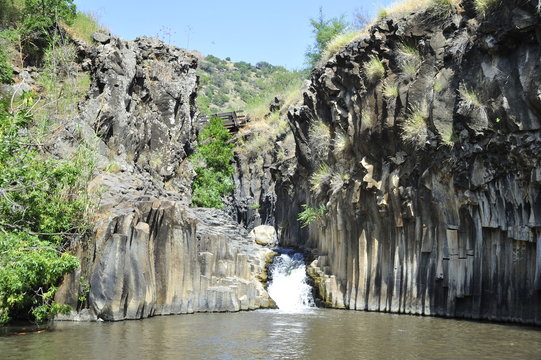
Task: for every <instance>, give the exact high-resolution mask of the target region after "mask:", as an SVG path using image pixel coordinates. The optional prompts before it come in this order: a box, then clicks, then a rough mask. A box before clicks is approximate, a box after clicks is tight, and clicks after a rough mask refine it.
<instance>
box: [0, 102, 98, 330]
mask: <svg viewBox="0 0 541 360" xmlns="http://www.w3.org/2000/svg"><path fill="white" fill-rule="evenodd" d="M26 102H27V103H28V106H31V105H32V104H31V101H30V100H28V99H27V101H26ZM7 108H8V106H7V105H6V104H1V110H0V174H1V176H0V189H1V191H2V193H3V196H2V197H1V198H0V229H1V230H2V232H0V323H5V322H7V321H9V320H10V319H12V318H27V317H28V316H29V315H30V316H31V317H33V318H34V319H35V320H36V321H43V320H46V319H47V318H49V317H51V316H54V315H55V314H56V313H58V312H65V311H68V310H69V307H66V306H62V305H59V304H55V303H54V301H53V297H54V293H55V291H56V287H55V285H56V283H57V282H58V279H59V277H60V276H62V275H63V274H65V273H67V272H69V271H72V270H73V269H75V268H77V267H78V266H79V262H78V260H77V259H76V258H75V257H73V256H71V255H69V254H67V253H63V249H64V247H65V246H66V245H67V244H68V243H69V241H70V240H71V239H72V238H73V237H75V236H77V235H78V234H82V233H84V232H85V231H87V230H88V228H89V222H88V220H87V219H88V211H89V208H90V207H91V204H90V202H89V200H88V196H87V194H86V187H87V182H88V180H89V177H90V175H91V173H92V169H93V166H94V165H93V157H92V155H91V153H90V152H89V151H88V150H87V149H85V148H84V147H81V148H80V150H79V151H77V153H76V154H75V155H74V156H73V157H72V158H70V159H67V160H55V159H51V158H50V157H47V156H45V155H44V154H42V153H40V152H39V151H38V150H37V149H39V148H40V147H36V146H35V145H36V144H39V138H40V137H41V135H40V134H36V133H35V131H36V130H30V129H29V127H30V125H32V123H33V119H32V118H31V117H30V116H29V113H30V110H29V108H21V109H19V110H18V111H12V112H8V111H7ZM30 108H31V107H30Z"/></svg>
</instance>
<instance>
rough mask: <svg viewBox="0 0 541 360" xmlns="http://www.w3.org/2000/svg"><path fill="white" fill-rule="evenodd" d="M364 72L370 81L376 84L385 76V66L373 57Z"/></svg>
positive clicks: (365, 66)
mask: <svg viewBox="0 0 541 360" xmlns="http://www.w3.org/2000/svg"><path fill="white" fill-rule="evenodd" d="M364 72H365V74H366V77H367V78H368V81H370V82H371V83H375V82H377V81H378V80H379V79H381V78H382V77H383V76H384V75H385V66H384V65H383V63H382V62H381V60H380V59H378V57H377V56H375V55H371V56H370V60H369V61H368V62H367V63H366V64H365V65H364Z"/></svg>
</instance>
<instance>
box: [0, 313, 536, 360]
mask: <svg viewBox="0 0 541 360" xmlns="http://www.w3.org/2000/svg"><path fill="white" fill-rule="evenodd" d="M0 358H1V359H55V360H56V359H505V360H508V359H541V330H540V329H539V328H530V327H521V326H513V325H502V324H490V323H478V322H471V321H461V320H451V319H440V318H431V317H416V316H406V315H392V314H380V313H367V312H357V311H340V310H325V309H313V310H308V311H306V312H304V313H300V314H290V313H281V312H280V311H279V310H259V311H253V312H241V313H220V314H192V315H180V316H166V317H156V318H151V319H146V320H140V321H124V322H117V323H103V322H102V323H69V322H65V323H63V322H57V323H55V324H53V325H52V326H51V329H50V330H49V331H47V332H44V333H40V334H32V335H20V336H13V335H12V336H4V337H0Z"/></svg>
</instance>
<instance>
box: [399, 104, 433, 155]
mask: <svg viewBox="0 0 541 360" xmlns="http://www.w3.org/2000/svg"><path fill="white" fill-rule="evenodd" d="M427 137H428V132H427V127H426V122H425V115H424V113H423V111H422V110H421V109H420V108H419V107H418V106H414V107H412V108H411V110H410V113H409V115H408V116H407V117H406V119H405V121H404V124H402V140H404V142H406V143H409V144H411V145H413V147H415V148H416V149H420V148H422V147H424V146H425V144H426V139H427Z"/></svg>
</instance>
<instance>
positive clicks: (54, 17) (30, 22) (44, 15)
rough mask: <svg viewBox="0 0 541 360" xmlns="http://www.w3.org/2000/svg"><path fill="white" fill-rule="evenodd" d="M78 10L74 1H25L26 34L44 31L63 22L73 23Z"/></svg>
mask: <svg viewBox="0 0 541 360" xmlns="http://www.w3.org/2000/svg"><path fill="white" fill-rule="evenodd" d="M76 15H77V9H76V7H75V4H74V3H73V0H25V1H24V10H23V28H24V30H25V31H26V32H29V33H30V32H34V31H44V32H48V30H49V29H51V28H52V27H54V26H55V25H56V24H58V23H59V22H61V21H64V22H66V23H67V24H71V23H73V20H75V17H76Z"/></svg>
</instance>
